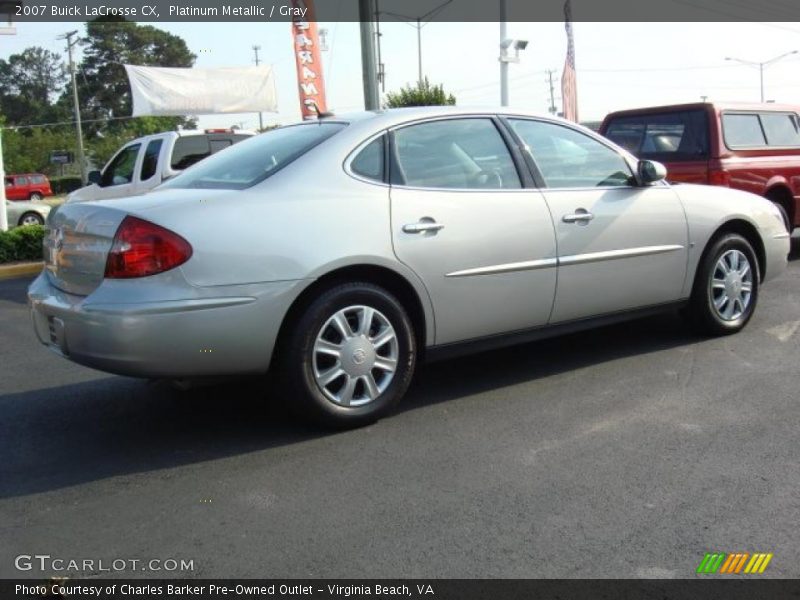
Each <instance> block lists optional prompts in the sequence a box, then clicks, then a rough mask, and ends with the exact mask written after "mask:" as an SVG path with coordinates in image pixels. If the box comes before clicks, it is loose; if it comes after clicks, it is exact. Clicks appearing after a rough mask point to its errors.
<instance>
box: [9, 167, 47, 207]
mask: <svg viewBox="0 0 800 600" xmlns="http://www.w3.org/2000/svg"><path fill="white" fill-rule="evenodd" d="M5 186H6V200H42V199H43V198H45V197H46V196H52V195H53V190H52V189H51V188H50V180H49V179H47V177H46V176H44V175H42V174H41V173H20V174H18V175H6V181H5Z"/></svg>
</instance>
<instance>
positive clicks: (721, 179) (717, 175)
mask: <svg viewBox="0 0 800 600" xmlns="http://www.w3.org/2000/svg"><path fill="white" fill-rule="evenodd" d="M708 183H709V185H724V186H725V187H730V186H731V174H730V173H729V172H728V171H725V170H723V169H709V171H708Z"/></svg>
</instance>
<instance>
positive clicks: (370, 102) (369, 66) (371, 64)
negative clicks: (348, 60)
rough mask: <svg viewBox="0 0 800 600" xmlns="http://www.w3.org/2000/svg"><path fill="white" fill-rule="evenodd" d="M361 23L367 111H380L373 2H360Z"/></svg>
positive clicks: (365, 0) (363, 75)
mask: <svg viewBox="0 0 800 600" xmlns="http://www.w3.org/2000/svg"><path fill="white" fill-rule="evenodd" d="M358 18H359V21H361V78H362V80H363V84H364V108H365V110H378V108H379V104H380V97H379V95H378V75H377V71H376V69H375V30H374V28H373V23H374V22H375V9H374V5H373V3H372V0H358Z"/></svg>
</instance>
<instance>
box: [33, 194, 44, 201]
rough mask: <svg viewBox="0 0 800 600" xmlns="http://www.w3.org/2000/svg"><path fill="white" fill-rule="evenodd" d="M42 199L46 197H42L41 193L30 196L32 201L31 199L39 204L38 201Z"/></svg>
mask: <svg viewBox="0 0 800 600" xmlns="http://www.w3.org/2000/svg"><path fill="white" fill-rule="evenodd" d="M42 198H44V196H42V195H41V194H40V193H39V192H33V193H32V194H31V195H30V199H31V200H33V201H34V202H38V201H39V200H41V199H42Z"/></svg>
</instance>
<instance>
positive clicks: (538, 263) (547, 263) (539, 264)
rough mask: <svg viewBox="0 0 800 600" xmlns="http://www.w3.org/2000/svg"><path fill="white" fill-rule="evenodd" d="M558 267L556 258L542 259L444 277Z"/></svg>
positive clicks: (481, 268) (468, 270)
mask: <svg viewBox="0 0 800 600" xmlns="http://www.w3.org/2000/svg"><path fill="white" fill-rule="evenodd" d="M557 265H558V259H557V258H543V259H540V260H526V261H523V262H515V263H505V264H502V265H489V266H488V267H475V268H473V269H464V270H463V271H453V272H452V273H447V274H446V275H445V277H472V276H473V275H493V274H496V273H513V272H515V271H534V270H536V269H548V268H551V267H555V266H557Z"/></svg>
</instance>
